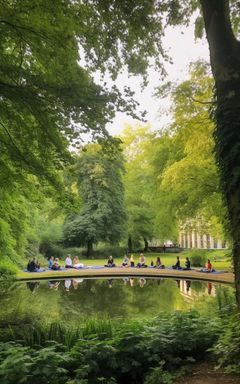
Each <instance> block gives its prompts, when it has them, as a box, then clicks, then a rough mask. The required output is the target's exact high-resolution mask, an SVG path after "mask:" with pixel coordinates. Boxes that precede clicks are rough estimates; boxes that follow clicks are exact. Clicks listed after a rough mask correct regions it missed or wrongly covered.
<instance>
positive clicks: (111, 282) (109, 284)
mask: <svg viewBox="0 0 240 384" xmlns="http://www.w3.org/2000/svg"><path fill="white" fill-rule="evenodd" d="M112 286H113V280H112V279H109V280H108V288H112Z"/></svg>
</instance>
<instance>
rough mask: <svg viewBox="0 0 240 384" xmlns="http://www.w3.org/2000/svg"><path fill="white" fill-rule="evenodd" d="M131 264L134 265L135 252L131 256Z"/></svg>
mask: <svg viewBox="0 0 240 384" xmlns="http://www.w3.org/2000/svg"><path fill="white" fill-rule="evenodd" d="M130 265H131V267H134V265H135V264H134V256H133V254H132V255H131V257H130Z"/></svg>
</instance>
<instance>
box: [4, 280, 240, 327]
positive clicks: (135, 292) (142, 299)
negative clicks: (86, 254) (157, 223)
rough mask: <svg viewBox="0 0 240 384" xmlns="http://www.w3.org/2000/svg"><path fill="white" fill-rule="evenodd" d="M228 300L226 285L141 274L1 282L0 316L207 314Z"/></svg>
mask: <svg viewBox="0 0 240 384" xmlns="http://www.w3.org/2000/svg"><path fill="white" fill-rule="evenodd" d="M32 294H34V295H35V300H32V298H31V296H32ZM219 297H220V298H219ZM231 300H232V301H234V292H233V289H232V288H231V287H230V286H226V285H216V284H213V283H202V282H198V281H190V280H173V279H164V278H161V279H149V278H145V277H138V278H133V277H124V278H116V279H113V278H111V279H87V278H85V279H82V278H74V279H69V278H68V279H66V280H59V281H56V280H50V281H49V282H47V281H41V282H40V283H39V282H27V283H9V284H8V285H7V284H1V288H0V301H1V314H0V318H5V319H6V318H8V317H11V318H12V317H16V318H20V317H24V316H30V317H31V316H32V317H33V316H35V317H37V318H40V319H42V320H46V321H64V322H79V321H81V319H84V318H86V317H90V316H108V317H111V318H124V319H128V318H129V319H130V318H137V319H139V318H151V317H153V316H156V315H157V314H158V313H159V312H167V313H169V312H172V311H174V310H187V309H190V308H196V309H197V310H199V311H201V312H210V313H211V312H213V311H215V310H217V308H218V307H219V306H220V305H221V306H224V305H226V303H227V302H229V301H231ZM219 303H220V304H219Z"/></svg>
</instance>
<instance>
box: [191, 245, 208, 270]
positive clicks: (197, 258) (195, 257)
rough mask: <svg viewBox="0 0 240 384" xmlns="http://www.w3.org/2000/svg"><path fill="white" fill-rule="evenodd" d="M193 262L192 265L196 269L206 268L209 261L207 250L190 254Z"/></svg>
mask: <svg viewBox="0 0 240 384" xmlns="http://www.w3.org/2000/svg"><path fill="white" fill-rule="evenodd" d="M188 257H189V258H190V260H191V265H192V266H194V267H204V266H205V264H206V261H207V250H205V249H194V250H193V251H190V252H189V253H188Z"/></svg>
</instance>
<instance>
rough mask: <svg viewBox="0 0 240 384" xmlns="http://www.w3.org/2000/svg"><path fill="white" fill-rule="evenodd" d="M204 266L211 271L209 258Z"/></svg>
mask: <svg viewBox="0 0 240 384" xmlns="http://www.w3.org/2000/svg"><path fill="white" fill-rule="evenodd" d="M205 268H206V270H207V272H211V271H212V264H211V261H210V260H209V259H208V261H207V262H206V265H205Z"/></svg>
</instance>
